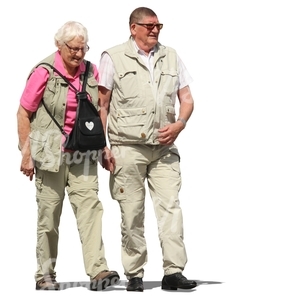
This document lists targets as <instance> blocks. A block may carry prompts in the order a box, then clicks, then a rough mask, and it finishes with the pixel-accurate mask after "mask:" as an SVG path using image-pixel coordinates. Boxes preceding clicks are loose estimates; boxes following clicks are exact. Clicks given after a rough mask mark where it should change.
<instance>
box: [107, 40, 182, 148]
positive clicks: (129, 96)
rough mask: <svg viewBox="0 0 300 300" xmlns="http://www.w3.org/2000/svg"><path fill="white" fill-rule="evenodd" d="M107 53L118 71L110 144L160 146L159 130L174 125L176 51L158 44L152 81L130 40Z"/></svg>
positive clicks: (116, 74) (110, 113) (111, 107)
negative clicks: (167, 125) (158, 139)
mask: <svg viewBox="0 0 300 300" xmlns="http://www.w3.org/2000/svg"><path fill="white" fill-rule="evenodd" d="M106 52H107V53H108V54H109V55H110V57H111V59H112V61H113V63H114V68H115V75H114V86H113V90H112V97H111V103H110V110H109V115H108V138H109V141H110V144H112V145H113V144H148V145H158V144H159V142H158V141H157V135H158V129H159V128H161V127H163V126H165V125H166V124H169V123H174V122H175V100H176V95H177V91H178V67H177V66H178V64H177V54H176V52H175V50H174V49H172V48H169V47H165V46H162V45H161V44H159V43H158V44H157V46H156V50H155V53H154V73H153V74H154V75H153V81H152V79H151V75H150V72H149V70H148V69H147V67H146V66H145V64H144V62H143V61H142V60H141V58H140V57H139V55H138V53H137V51H136V49H135V48H134V45H133V43H132V41H131V40H129V41H127V42H126V43H124V44H121V45H118V46H116V47H113V48H111V49H109V50H107V51H106Z"/></svg>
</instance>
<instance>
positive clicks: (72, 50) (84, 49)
mask: <svg viewBox="0 0 300 300" xmlns="http://www.w3.org/2000/svg"><path fill="white" fill-rule="evenodd" d="M65 45H66V46H67V47H68V48H69V50H70V53H71V54H77V52H78V51H80V50H81V51H82V52H83V53H86V52H88V51H89V49H90V47H89V46H88V45H86V46H85V47H83V48H79V47H75V48H73V47H70V46H69V45H68V44H67V43H65Z"/></svg>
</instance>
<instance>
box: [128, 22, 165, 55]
mask: <svg viewBox="0 0 300 300" xmlns="http://www.w3.org/2000/svg"><path fill="white" fill-rule="evenodd" d="M161 28H162V24H160V23H159V21H158V19H157V17H144V18H143V19H142V20H141V21H140V22H137V23H133V24H131V26H130V30H131V35H132V36H133V38H134V40H135V42H136V43H137V45H138V46H139V48H140V49H142V50H144V51H145V52H147V53H148V52H149V50H151V49H152V48H153V47H154V46H155V45H156V44H157V42H158V36H159V33H160V30H161Z"/></svg>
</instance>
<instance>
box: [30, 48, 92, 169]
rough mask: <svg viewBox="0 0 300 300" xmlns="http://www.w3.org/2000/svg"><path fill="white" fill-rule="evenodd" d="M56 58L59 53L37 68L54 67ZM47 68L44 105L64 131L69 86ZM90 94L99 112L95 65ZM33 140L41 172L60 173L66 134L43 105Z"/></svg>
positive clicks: (33, 128) (37, 114)
mask: <svg viewBox="0 0 300 300" xmlns="http://www.w3.org/2000/svg"><path fill="white" fill-rule="evenodd" d="M54 57H55V53H53V54H51V55H50V56H48V57H47V58H45V59H43V60H42V61H41V62H39V63H38V64H37V65H39V64H40V63H42V62H46V63H49V64H51V65H54ZM37 65H36V66H37ZM36 66H35V67H36ZM35 67H34V68H35ZM43 67H45V68H46V69H47V70H48V71H49V74H50V76H49V79H48V82H47V85H46V88H45V92H44V95H43V99H44V103H45V105H46V106H47V108H48V110H49V111H50V112H51V114H52V115H53V116H54V118H55V119H56V120H57V122H58V123H59V124H60V125H61V126H62V127H63V126H64V121H65V110H66V101H67V92H68V84H67V83H66V82H65V81H64V80H63V79H62V78H61V77H60V76H59V75H56V74H54V73H53V70H52V69H51V68H50V67H48V66H46V65H43ZM34 68H33V69H32V70H31V72H30V74H31V73H32V71H33V70H34ZM29 76H30V75H29ZM80 77H81V78H80V80H82V77H83V76H80ZM86 90H87V92H88V93H89V95H90V96H91V99H92V102H93V104H94V105H95V107H96V108H97V109H98V82H97V80H96V79H95V77H94V72H93V66H92V64H91V68H90V72H89V78H88V81H87V86H86ZM29 137H30V150H31V156H32V158H33V160H34V162H35V166H36V167H37V168H39V169H41V170H47V171H51V172H58V170H59V166H60V164H61V157H62V133H61V131H60V129H59V128H58V127H57V125H56V124H55V123H54V121H53V120H52V119H51V117H50V116H49V114H48V113H47V111H46V109H45V107H44V105H43V104H42V102H41V103H40V105H39V107H38V109H37V111H36V112H35V113H34V114H33V115H32V118H31V133H30V135H29Z"/></svg>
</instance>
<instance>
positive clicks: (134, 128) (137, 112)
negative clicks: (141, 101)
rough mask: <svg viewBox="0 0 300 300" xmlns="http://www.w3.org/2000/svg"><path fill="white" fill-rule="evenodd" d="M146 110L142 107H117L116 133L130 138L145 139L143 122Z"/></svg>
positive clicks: (145, 117)
mask: <svg viewBox="0 0 300 300" xmlns="http://www.w3.org/2000/svg"><path fill="white" fill-rule="evenodd" d="M146 122H147V110H146V108H145V107H142V108H127V109H118V111H117V124H118V134H119V136H121V137H125V138H127V139H130V140H133V139H134V140H140V139H146V135H147V133H145V124H146Z"/></svg>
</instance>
